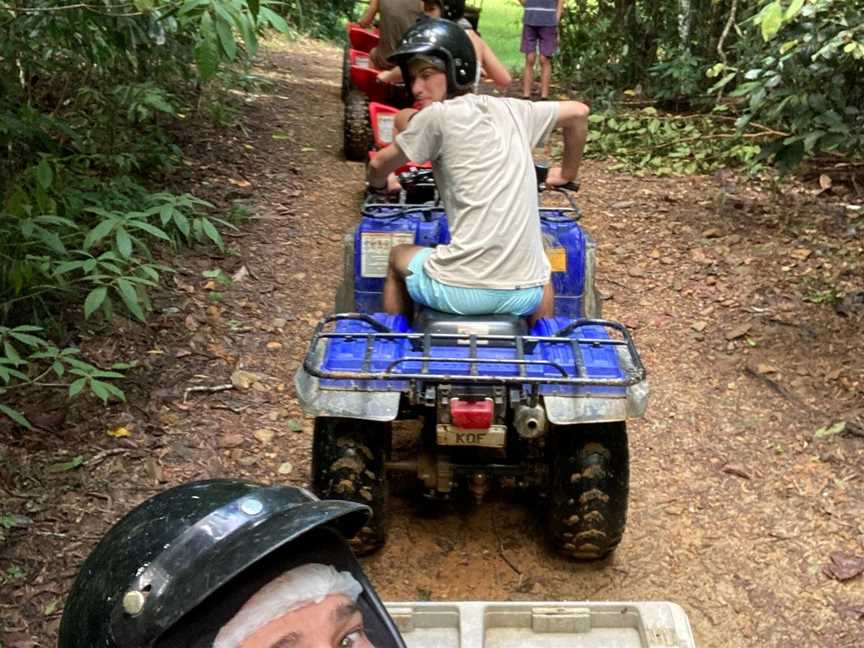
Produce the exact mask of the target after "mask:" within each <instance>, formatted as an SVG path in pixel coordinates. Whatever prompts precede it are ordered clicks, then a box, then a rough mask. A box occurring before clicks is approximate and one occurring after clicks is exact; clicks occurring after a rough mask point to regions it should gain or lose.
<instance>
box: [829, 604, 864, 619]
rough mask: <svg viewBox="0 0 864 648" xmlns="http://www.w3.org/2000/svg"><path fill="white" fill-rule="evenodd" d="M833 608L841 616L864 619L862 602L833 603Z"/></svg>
mask: <svg viewBox="0 0 864 648" xmlns="http://www.w3.org/2000/svg"><path fill="white" fill-rule="evenodd" d="M834 609H835V610H837V613H838V614H839V615H840V616H841V617H844V618H847V619H850V620H852V621H861V620H862V619H864V603H835V604H834Z"/></svg>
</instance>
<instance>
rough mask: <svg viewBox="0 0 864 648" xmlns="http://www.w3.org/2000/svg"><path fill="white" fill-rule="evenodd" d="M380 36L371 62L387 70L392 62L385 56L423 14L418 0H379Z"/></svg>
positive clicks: (388, 54) (380, 68)
mask: <svg viewBox="0 0 864 648" xmlns="http://www.w3.org/2000/svg"><path fill="white" fill-rule="evenodd" d="M378 15H379V16H380V21H379V23H380V36H379V39H378V46H377V47H376V48H375V49H374V50H373V51H372V64H373V65H374V66H375V67H376V68H378V69H379V70H389V69H390V68H392V67H393V64H392V63H390V61H388V60H387V57H388V56H390V54H392V53H393V50H395V49H396V48H397V47H399V43H400V42H401V41H402V35H403V34H404V33H405V32H406V31H408V28H409V27H411V26H412V25H413V24H414V23H416V22H417V21H418V20H419V19H420V18H421V17H422V16H423V3H422V2H421V1H420V0H381V1H380V3H379V5H378Z"/></svg>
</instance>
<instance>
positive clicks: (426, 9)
mask: <svg viewBox="0 0 864 648" xmlns="http://www.w3.org/2000/svg"><path fill="white" fill-rule="evenodd" d="M423 13H424V14H426V15H427V16H429V17H430V18H440V17H441V6H440V5H437V4H435V3H434V2H424V3H423Z"/></svg>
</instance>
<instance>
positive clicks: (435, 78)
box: [411, 66, 447, 109]
mask: <svg viewBox="0 0 864 648" xmlns="http://www.w3.org/2000/svg"><path fill="white" fill-rule="evenodd" d="M411 77H412V78H411V92H412V93H413V94H414V99H415V101H416V102H417V103H418V104H420V108H421V109H422V108H425V107H426V106H428V105H429V104H432V103H435V102H436V101H444V100H445V99H446V98H447V75H446V74H444V73H443V72H442V71H441V70H439V69H437V68H434V67H431V66H425V67H421V68H420V69H418V70H416V71H413V70H412V73H411Z"/></svg>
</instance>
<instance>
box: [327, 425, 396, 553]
mask: <svg viewBox="0 0 864 648" xmlns="http://www.w3.org/2000/svg"><path fill="white" fill-rule="evenodd" d="M390 436H391V434H390V424H389V423H380V422H376V421H360V420H356V419H342V418H329V417H321V418H317V419H315V429H314V433H313V439H312V488H313V490H314V491H315V492H316V493H317V494H318V496H319V497H321V498H322V499H340V500H349V501H352V502H359V503H360V504H365V505H366V506H368V507H370V508H371V509H372V517H371V518H370V519H369V522H368V523H367V524H366V526H364V527H363V528H362V529H360V531H359V532H358V533H357V535H356V536H355V537H354V538H353V539H352V540H351V548H352V549H353V550H354V553H355V554H357V555H358V556H363V555H366V554H369V553H372V552H373V551H375V550H376V549H378V548H379V547H381V546H382V545H383V544H384V543H385V542H386V540H387V529H388V522H389V514H388V495H389V493H388V491H389V487H388V482H387V474H386V472H385V470H384V462H385V461H387V459H388V458H389V457H390Z"/></svg>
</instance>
